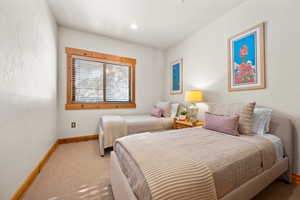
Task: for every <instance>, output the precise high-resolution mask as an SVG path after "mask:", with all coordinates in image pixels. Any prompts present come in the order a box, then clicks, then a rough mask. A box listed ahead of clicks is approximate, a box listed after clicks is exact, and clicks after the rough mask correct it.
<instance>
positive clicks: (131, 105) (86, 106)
mask: <svg viewBox="0 0 300 200" xmlns="http://www.w3.org/2000/svg"><path fill="white" fill-rule="evenodd" d="M122 108H136V104H135V103H129V104H66V105H65V109H66V110H84V109H122Z"/></svg>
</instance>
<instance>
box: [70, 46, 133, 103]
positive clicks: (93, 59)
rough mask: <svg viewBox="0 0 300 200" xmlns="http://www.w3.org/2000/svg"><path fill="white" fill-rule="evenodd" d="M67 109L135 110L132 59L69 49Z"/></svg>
mask: <svg viewBox="0 0 300 200" xmlns="http://www.w3.org/2000/svg"><path fill="white" fill-rule="evenodd" d="M66 53H67V68H68V75H67V76H68V82H67V104H66V109H102V108H135V107H136V105H135V63H136V60H135V59H132V58H125V57H119V56H112V55H108V54H102V53H96V52H91V51H86V50H80V49H73V48H66Z"/></svg>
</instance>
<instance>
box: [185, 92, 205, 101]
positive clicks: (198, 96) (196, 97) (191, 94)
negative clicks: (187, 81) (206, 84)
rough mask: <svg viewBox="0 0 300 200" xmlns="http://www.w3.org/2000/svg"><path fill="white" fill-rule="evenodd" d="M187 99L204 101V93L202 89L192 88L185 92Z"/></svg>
mask: <svg viewBox="0 0 300 200" xmlns="http://www.w3.org/2000/svg"><path fill="white" fill-rule="evenodd" d="M185 101H187V102H201V101H203V94H202V92H201V91H200V90H191V91H187V92H186V93H185Z"/></svg>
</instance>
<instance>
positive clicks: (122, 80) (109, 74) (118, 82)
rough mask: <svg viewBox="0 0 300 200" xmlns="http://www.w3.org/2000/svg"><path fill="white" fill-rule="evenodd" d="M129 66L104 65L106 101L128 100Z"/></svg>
mask: <svg viewBox="0 0 300 200" xmlns="http://www.w3.org/2000/svg"><path fill="white" fill-rule="evenodd" d="M129 75H130V68H129V66H120V65H113V64H107V65H106V101H110V102H129V101H130V99H129V97H130V95H129V91H130V76H129Z"/></svg>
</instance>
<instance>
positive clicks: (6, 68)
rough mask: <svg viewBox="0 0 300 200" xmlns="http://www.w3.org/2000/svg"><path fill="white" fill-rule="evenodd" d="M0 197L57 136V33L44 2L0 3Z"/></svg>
mask: <svg viewBox="0 0 300 200" xmlns="http://www.w3.org/2000/svg"><path fill="white" fill-rule="evenodd" d="M0 27H1V31H0V38H1V44H0V71H1V73H0V83H1V84H0V94H1V96H0V133H1V139H0V199H3V200H6V199H9V198H10V197H11V196H12V195H13V193H14V192H15V191H16V190H17V188H18V187H19V186H20V185H21V183H22V182H23V181H24V180H25V178H26V177H27V176H28V175H29V174H30V172H31V171H32V170H33V169H34V167H36V166H37V163H38V162H39V161H40V160H41V159H42V157H43V156H44V154H45V153H46V152H47V151H48V150H49V148H50V146H51V145H52V144H53V142H54V141H55V138H56V109H57V108H56V105H57V104H56V99H57V98H56V92H57V89H56V87H57V84H56V77H57V76H56V73H57V69H56V68H57V60H56V57H57V29H56V23H55V21H54V18H53V17H52V15H51V13H50V11H49V9H48V7H47V4H46V3H45V1H43V0H26V1H18V0H1V1H0Z"/></svg>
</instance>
